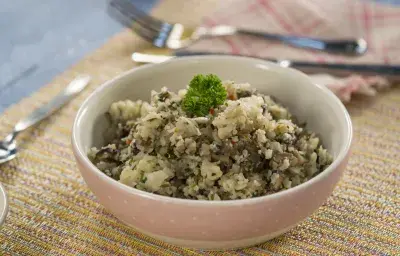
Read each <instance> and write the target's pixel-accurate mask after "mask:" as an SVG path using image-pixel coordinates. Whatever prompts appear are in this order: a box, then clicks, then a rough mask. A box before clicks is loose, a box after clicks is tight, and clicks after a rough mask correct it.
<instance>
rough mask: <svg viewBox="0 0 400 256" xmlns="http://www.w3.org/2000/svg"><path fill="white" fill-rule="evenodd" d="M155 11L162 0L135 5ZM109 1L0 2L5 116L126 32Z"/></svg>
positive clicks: (0, 96)
mask: <svg viewBox="0 0 400 256" xmlns="http://www.w3.org/2000/svg"><path fill="white" fill-rule="evenodd" d="M132 2H134V3H135V4H137V6H138V7H140V8H141V9H142V10H145V11H149V10H150V9H151V8H152V7H153V5H154V4H155V3H156V2H157V0H132ZM106 5H107V1H106V0H68V1H65V0H40V1H32V0H0V13H1V15H0V31H1V39H0V113H1V112H3V110H4V109H5V108H6V107H7V106H9V105H11V104H13V103H16V102H17V101H18V100H20V99H21V98H23V97H26V96H28V95H30V94H32V93H33V92H34V91H36V90H38V89H39V88H40V87H41V86H43V85H45V84H46V83H48V82H50V81H51V80H52V78H53V77H54V76H56V75H57V74H59V73H61V72H63V71H64V70H65V69H67V68H68V67H69V66H70V65H73V64H74V63H76V62H77V61H78V60H79V59H81V58H82V57H84V56H85V55H86V54H88V53H90V52H92V51H93V50H95V49H96V48H98V47H100V46H101V45H102V44H104V43H105V42H106V41H107V39H109V38H110V37H111V36H113V35H114V34H116V33H117V32H119V31H121V30H122V29H123V27H122V25H120V24H119V23H118V22H116V21H115V20H113V19H112V18H110V17H109V16H108V15H107V13H106V11H105V10H106Z"/></svg>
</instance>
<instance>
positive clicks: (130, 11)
mask: <svg viewBox="0 0 400 256" xmlns="http://www.w3.org/2000/svg"><path fill="white" fill-rule="evenodd" d="M108 12H109V14H110V15H111V16H113V17H114V18H115V19H117V20H118V21H119V22H120V23H122V24H123V25H125V26H127V27H130V28H131V29H132V30H133V31H134V32H135V33H136V34H138V35H139V36H141V37H142V38H143V39H145V40H147V41H149V42H151V43H152V44H153V45H154V46H156V47H159V48H168V49H174V50H177V49H182V48H185V47H187V46H189V45H191V44H193V43H194V42H196V41H197V40H200V39H202V38H206V37H219V36H231V35H237V34H242V35H250V36H255V37H258V38H262V39H267V40H274V41H281V42H283V43H286V44H288V45H291V46H294V47H299V48H308V49H314V50H321V51H327V52H330V53H335V54H345V55H362V54H364V53H365V52H366V51H367V43H366V41H365V40H364V39H362V38H359V39H354V40H351V39H350V40H345V39H343V40H324V39H319V38H311V37H304V36H295V35H279V34H271V33H266V32H260V31H252V30H246V29H240V28H236V27H232V26H226V25H218V26H214V27H210V28H207V27H197V28H188V27H184V26H183V25H182V24H179V23H174V24H173V23H168V22H165V21H162V20H159V19H157V18H154V17H151V16H149V15H147V14H146V13H144V12H143V11H141V10H139V9H137V8H136V7H135V6H134V4H132V2H131V1H129V0H111V1H110V3H109V5H108Z"/></svg>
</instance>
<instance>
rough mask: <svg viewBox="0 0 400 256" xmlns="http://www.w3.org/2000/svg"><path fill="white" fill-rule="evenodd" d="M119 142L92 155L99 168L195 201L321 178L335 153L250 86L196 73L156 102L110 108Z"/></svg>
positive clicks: (239, 195)
mask: <svg viewBox="0 0 400 256" xmlns="http://www.w3.org/2000/svg"><path fill="white" fill-rule="evenodd" d="M107 115H108V116H109V118H110V120H111V123H112V125H111V128H110V132H111V134H112V136H113V139H112V140H111V141H110V143H109V144H108V145H105V146H103V147H101V148H95V147H94V148H92V149H91V150H90V152H89V153H88V156H89V158H90V160H91V161H92V163H93V164H95V165H96V167H97V168H98V169H100V170H101V171H102V172H104V173H105V174H107V175H108V176H110V177H112V178H113V179H116V180H119V181H120V182H122V183H124V184H126V185H128V186H131V187H134V188H137V189H140V190H144V191H147V192H152V193H156V194H159V195H165V196H170V197H177V198H186V199H197V200H232V199H245V198H252V197H258V196H263V195H267V194H271V193H275V192H278V191H281V190H285V189H289V188H291V187H294V186H297V185H299V184H301V183H304V182H306V181H307V180H309V179H311V178H313V177H314V176H316V175H318V174H319V173H320V172H322V171H323V170H324V169H326V168H327V167H328V166H329V165H330V164H331V163H332V156H331V155H330V154H329V153H328V152H327V150H326V149H325V148H324V147H323V146H322V143H321V140H320V139H319V137H318V136H316V134H315V133H313V132H311V131H308V130H307V129H306V128H305V125H304V124H300V123H298V122H297V120H296V118H295V117H294V116H292V115H291V114H290V112H289V110H288V109H287V108H285V107H284V106H282V105H280V104H279V103H278V102H277V101H276V100H275V99H273V97H272V96H269V95H264V94H261V93H259V92H258V91H257V90H255V89H253V88H252V87H251V86H250V84H246V83H245V84H238V83H235V82H232V81H225V82H222V81H221V80H220V79H219V78H218V77H217V76H215V75H206V76H204V75H197V76H195V77H194V78H193V79H192V81H191V82H190V83H189V86H188V87H187V88H186V89H182V90H180V91H179V92H177V93H174V92H172V91H169V90H168V89H167V88H166V87H164V88H162V89H161V91H160V92H155V91H152V93H151V100H150V103H148V102H145V101H142V100H138V101H131V100H123V101H117V102H114V103H112V104H111V106H110V108H109V110H108V112H107Z"/></svg>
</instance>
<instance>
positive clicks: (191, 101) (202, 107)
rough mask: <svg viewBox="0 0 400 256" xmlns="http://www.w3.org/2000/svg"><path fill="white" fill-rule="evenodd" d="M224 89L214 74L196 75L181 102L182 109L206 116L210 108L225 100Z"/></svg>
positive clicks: (195, 114)
mask: <svg viewBox="0 0 400 256" xmlns="http://www.w3.org/2000/svg"><path fill="white" fill-rule="evenodd" d="M226 95H227V93H226V90H225V88H224V87H223V86H222V82H221V79H219V77H217V76H216V75H213V74H210V75H206V76H204V75H196V76H195V77H194V78H193V79H192V81H190V84H189V89H188V91H187V93H186V95H185V98H184V99H183V102H182V108H183V110H184V111H185V112H186V113H188V114H191V115H194V116H206V115H207V114H208V113H209V112H210V109H212V108H214V107H217V106H218V105H221V104H223V103H224V102H225V100H226Z"/></svg>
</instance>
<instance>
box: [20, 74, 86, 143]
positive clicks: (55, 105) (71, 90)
mask: <svg viewBox="0 0 400 256" xmlns="http://www.w3.org/2000/svg"><path fill="white" fill-rule="evenodd" d="M90 79H91V78H90V76H88V75H84V76H79V77H77V78H75V79H74V80H73V81H72V82H71V83H69V85H68V86H67V87H66V88H65V89H64V90H62V91H61V92H60V93H59V94H58V95H57V96H56V97H54V98H53V99H52V100H50V101H49V102H48V103H46V104H45V105H43V106H41V107H40V108H38V109H36V110H34V111H33V112H32V113H31V114H30V115H28V116H27V117H25V118H23V119H21V120H20V121H19V122H18V123H17V124H16V125H15V127H14V131H13V134H14V136H13V137H15V136H16V135H17V134H18V133H19V132H21V131H23V130H25V129H26V128H28V127H30V126H32V125H34V124H37V123H38V122H40V121H42V120H43V119H45V118H46V117H48V116H50V115H51V114H52V113H53V112H54V111H56V110H58V109H59V108H60V107H62V106H63V105H64V104H65V103H67V102H68V101H70V100H71V99H72V98H73V97H75V95H77V94H78V93H80V92H81V91H82V90H83V89H84V88H85V87H86V85H87V84H88V83H89V81H90Z"/></svg>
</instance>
